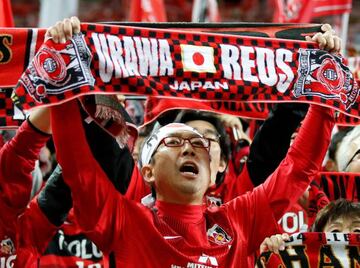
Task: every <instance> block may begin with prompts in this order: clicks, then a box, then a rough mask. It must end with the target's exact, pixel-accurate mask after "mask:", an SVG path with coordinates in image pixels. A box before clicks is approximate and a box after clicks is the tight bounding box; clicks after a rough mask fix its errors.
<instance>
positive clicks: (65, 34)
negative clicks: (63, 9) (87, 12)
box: [45, 17, 80, 43]
mask: <svg viewBox="0 0 360 268" xmlns="http://www.w3.org/2000/svg"><path fill="white" fill-rule="evenodd" d="M79 32H80V20H79V19H78V18H77V17H71V18H70V19H69V18H67V19H64V20H63V21H58V22H57V23H56V24H55V25H54V26H52V27H50V28H49V29H48V30H47V31H46V34H45V40H47V39H49V38H52V39H53V40H54V42H55V43H65V42H66V41H67V40H69V39H71V37H72V36H73V34H77V33H79Z"/></svg>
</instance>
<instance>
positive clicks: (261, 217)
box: [52, 101, 334, 268]
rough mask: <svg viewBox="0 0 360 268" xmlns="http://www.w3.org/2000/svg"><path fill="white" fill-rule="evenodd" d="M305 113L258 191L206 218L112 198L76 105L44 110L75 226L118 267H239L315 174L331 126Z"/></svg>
mask: <svg viewBox="0 0 360 268" xmlns="http://www.w3.org/2000/svg"><path fill="white" fill-rule="evenodd" d="M312 108H313V109H311V111H309V115H308V116H307V119H306V120H305V122H304V127H303V128H302V130H301V131H300V133H299V135H298V138H297V142H296V143H294V145H293V146H292V147H291V148H290V149H289V152H288V154H287V156H286V157H285V159H284V160H283V161H282V162H281V164H280V166H279V167H278V168H277V169H276V171H275V172H274V173H273V174H272V175H271V176H270V177H269V178H268V179H267V180H266V181H265V182H264V183H263V184H261V185H260V186H258V187H256V188H255V189H254V190H253V191H252V192H249V193H247V194H244V195H242V196H240V197H237V198H235V199H234V200H232V201H230V202H228V203H226V204H225V205H223V206H221V207H214V208H209V209H206V210H203V209H202V206H179V205H174V204H168V203H164V202H162V203H161V202H157V205H156V207H155V208H154V209H148V208H146V207H144V206H142V205H141V204H139V203H136V202H134V201H130V200H127V199H126V198H125V197H123V196H121V195H119V194H118V192H117V191H116V190H115V189H114V186H113V185H112V184H111V182H109V181H108V179H107V178H106V175H105V173H104V172H103V171H102V169H101V168H100V166H99V164H98V163H97V162H96V161H95V160H94V159H93V157H91V153H90V150H89V147H88V145H87V144H86V142H85V141H86V139H85V134H84V130H83V129H82V126H81V124H80V120H81V118H80V113H79V110H78V106H77V103H76V102H74V101H69V102H67V103H65V104H63V105H58V106H54V107H52V127H53V137H54V141H55V145H56V149H57V157H58V161H59V163H60V164H61V166H62V168H63V174H64V179H65V181H66V183H67V184H68V185H69V187H70V188H71V190H72V194H73V205H74V211H75V215H76V216H77V219H78V222H79V224H80V225H81V227H82V228H83V229H84V230H86V231H87V232H88V233H87V234H89V237H90V238H91V239H92V240H93V241H94V242H95V243H96V244H97V245H98V246H99V248H100V249H102V250H103V252H104V253H105V254H107V253H109V252H114V255H115V258H116V265H117V266H118V267H173V268H174V267H199V266H200V265H201V267H227V268H228V267H246V266H247V264H248V257H249V256H251V255H252V254H253V252H254V251H255V250H256V249H257V248H258V247H259V246H260V243H261V242H262V241H263V239H264V238H265V237H267V236H270V235H272V234H274V233H276V232H278V224H277V220H278V219H279V218H280V217H281V216H282V215H283V214H284V212H285V211H287V209H288V208H289V206H291V205H292V204H294V203H295V202H296V201H297V199H298V198H299V197H300V196H301V194H302V193H303V192H304V191H305V190H306V188H307V186H308V184H309V183H310V181H311V179H312V177H313V176H314V175H315V174H316V172H317V171H318V170H319V169H320V167H321V162H322V159H323V157H324V155H325V153H326V150H327V146H328V144H329V141H330V136H331V129H332V127H333V125H334V123H333V121H334V120H333V116H332V114H331V113H330V112H331V111H329V110H328V109H325V108H322V107H312ZM68 111H71V114H69V113H68ZM313 125H321V126H322V128H320V129H316V131H313V128H312V126H313ZM314 148H316V150H314ZM194 211H195V212H194ZM185 213H190V215H184V214H185Z"/></svg>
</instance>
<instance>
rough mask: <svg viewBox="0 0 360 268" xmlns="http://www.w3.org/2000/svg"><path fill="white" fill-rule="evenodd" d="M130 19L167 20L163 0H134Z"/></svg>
mask: <svg viewBox="0 0 360 268" xmlns="http://www.w3.org/2000/svg"><path fill="white" fill-rule="evenodd" d="M129 20H130V21H144V22H165V21H167V18H166V13H165V6H164V2H163V0H133V1H131V6H130V17H129Z"/></svg>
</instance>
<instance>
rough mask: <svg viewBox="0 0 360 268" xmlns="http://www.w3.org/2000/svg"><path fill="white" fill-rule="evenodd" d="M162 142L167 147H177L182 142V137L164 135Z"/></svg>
mask: <svg viewBox="0 0 360 268" xmlns="http://www.w3.org/2000/svg"><path fill="white" fill-rule="evenodd" d="M164 143H165V145H166V146H169V147H178V146H181V145H182V144H183V139H182V138H179V137H166V138H164Z"/></svg>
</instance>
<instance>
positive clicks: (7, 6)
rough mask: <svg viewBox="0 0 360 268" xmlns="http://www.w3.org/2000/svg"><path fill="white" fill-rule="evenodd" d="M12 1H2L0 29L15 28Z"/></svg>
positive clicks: (0, 5)
mask: <svg viewBox="0 0 360 268" xmlns="http://www.w3.org/2000/svg"><path fill="white" fill-rule="evenodd" d="M14 26H15V24H14V18H13V14H12V10H11V3H10V0H2V1H0V27H14Z"/></svg>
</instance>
